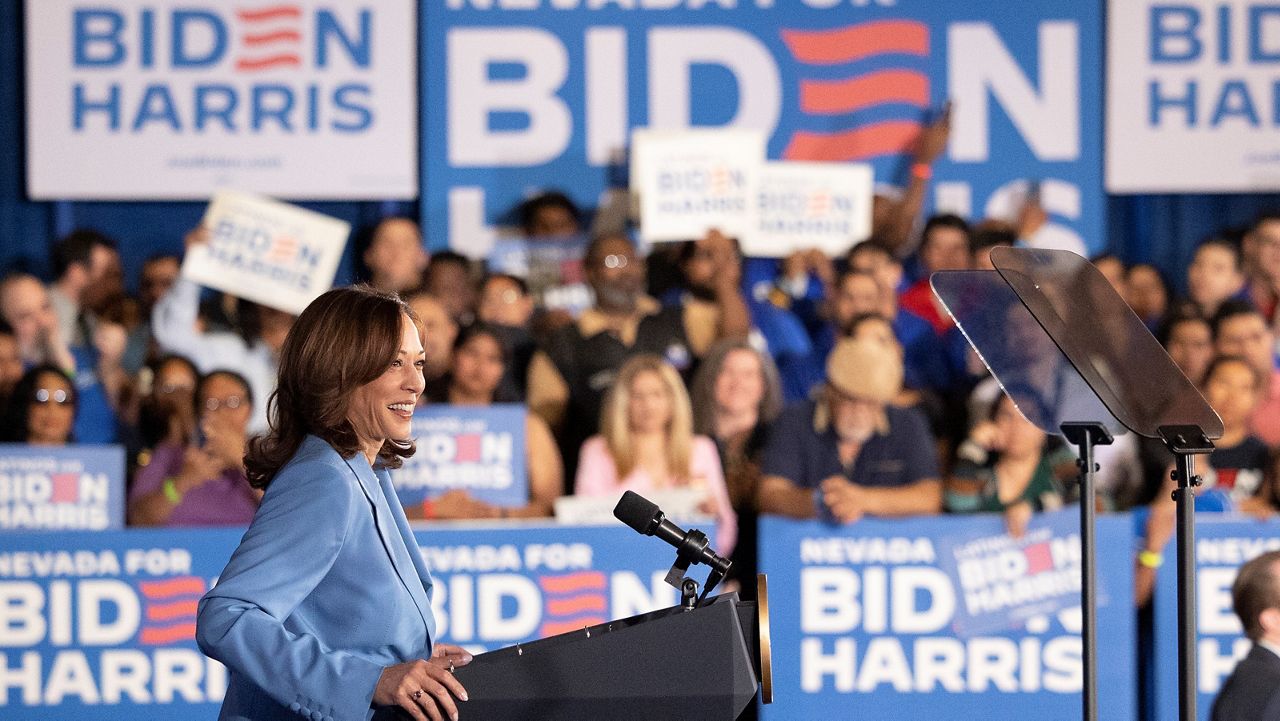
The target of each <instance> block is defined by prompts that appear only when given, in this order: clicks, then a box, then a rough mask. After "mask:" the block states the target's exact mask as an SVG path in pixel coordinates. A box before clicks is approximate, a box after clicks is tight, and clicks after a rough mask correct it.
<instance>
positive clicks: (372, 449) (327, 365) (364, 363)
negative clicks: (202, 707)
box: [196, 287, 471, 721]
mask: <svg viewBox="0 0 1280 721" xmlns="http://www.w3.org/2000/svg"><path fill="white" fill-rule="evenodd" d="M422 358H423V352H422V339H421V336H420V330H419V328H418V324H417V320H416V318H415V317H414V315H413V311H412V310H410V309H409V307H408V306H407V305H405V304H404V303H403V302H402V301H400V300H399V299H398V298H397V297H396V296H395V295H389V294H383V293H379V292H377V291H374V290H372V289H369V288H367V287H354V288H341V289H337V290H331V291H329V292H327V293H325V294H323V295H321V296H320V297H319V298H316V299H315V300H314V301H313V302H312V303H311V305H310V306H308V307H307V309H306V310H305V311H303V313H302V315H301V316H300V317H299V318H298V320H297V322H296V323H295V324H294V326H293V328H292V330H291V331H290V332H289V336H288V338H287V339H286V340H285V343H284V347H283V349H282V350H281V356H280V375H279V384H278V386H277V389H276V392H275V393H274V394H273V395H272V402H271V405H270V409H269V412H270V417H271V431H270V432H269V433H268V434H267V435H266V436H263V437H260V438H255V439H254V440H253V441H251V442H250V444H249V450H248V453H247V455H246V456H245V470H246V475H247V476H248V478H249V482H250V484H251V485H253V486H254V487H256V488H262V489H264V490H265V494H264V496H263V498H262V505H261V506H260V507H259V509H258V512H257V514H256V515H255V516H254V518H253V523H252V524H251V525H250V526H249V530H248V531H247V532H245V535H244V538H243V539H241V541H240V546H239V548H237V549H236V551H235V553H234V554H233V555H232V556H231V560H230V561H229V562H228V563H227V567H226V569H225V570H224V571H223V572H222V575H221V577H220V578H219V580H218V582H217V585H215V586H214V587H213V588H212V589H210V590H209V592H208V593H207V594H205V597H204V598H203V599H201V601H200V611H199V618H198V622H197V626H196V639H197V641H198V642H199V644H200V648H201V649H202V650H203V651H204V652H205V653H206V654H208V655H209V656H211V657H212V658H215V659H217V660H218V661H221V662H222V663H224V664H225V665H226V666H227V667H228V668H229V669H230V670H231V675H230V680H229V685H228V688H227V695H226V698H225V699H224V701H223V705H222V714H221V716H220V718H222V719H236V720H245V721H248V720H250V719H252V720H254V721H258V720H259V719H289V720H290V721H294V720H296V719H298V718H311V719H332V720H333V721H355V720H365V719H373V718H383V717H386V718H393V717H397V716H398V715H399V714H398V712H397V710H396V709H397V708H398V709H402V710H403V711H404V712H405V713H407V714H408V715H409V716H411V717H413V718H415V719H419V721H424V720H425V719H431V720H432V721H442V719H444V718H453V719H456V718H457V717H458V710H457V705H456V703H455V699H457V700H461V701H465V700H466V699H467V695H466V691H465V690H464V689H463V688H462V685H461V684H460V683H458V681H457V680H456V679H455V678H454V677H453V674H452V673H451V672H452V670H453V668H454V666H455V664H456V665H459V666H460V665H463V664H465V663H467V662H469V661H470V660H471V656H470V655H469V654H467V653H466V652H465V651H463V650H462V649H460V648H458V647H456V646H448V647H446V646H444V645H440V644H434V643H433V636H434V635H435V618H434V616H433V615H432V612H431V596H432V581H431V575H430V574H429V573H428V572H427V568H426V566H424V565H423V562H422V557H421V555H420V554H419V552H418V545H417V543H416V542H415V541H414V538H413V534H412V533H411V532H410V530H409V525H408V523H407V522H406V521H405V516H404V511H403V509H401V507H400V503H399V501H398V500H397V498H396V495H395V492H394V489H393V488H392V485H391V479H390V476H389V475H388V473H387V469H389V468H396V467H398V466H399V465H400V463H401V459H402V458H406V457H408V456H411V455H412V454H413V452H414V444H413V442H412V440H411V439H410V430H411V427H410V423H411V419H412V417H413V408H414V405H415V404H416V402H417V400H418V396H419V395H420V394H421V393H422V389H423V378H422ZM433 647H434V648H433Z"/></svg>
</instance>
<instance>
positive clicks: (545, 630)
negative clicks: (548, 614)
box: [538, 617, 604, 638]
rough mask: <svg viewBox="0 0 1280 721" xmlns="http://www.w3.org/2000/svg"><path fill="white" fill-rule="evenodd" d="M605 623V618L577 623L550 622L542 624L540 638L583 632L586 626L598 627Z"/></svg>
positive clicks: (585, 619) (588, 619)
mask: <svg viewBox="0 0 1280 721" xmlns="http://www.w3.org/2000/svg"><path fill="white" fill-rule="evenodd" d="M602 623H604V618H594V617H591V618H582V619H579V620H577V621H559V622H556V621H548V622H546V623H544V624H542V628H540V629H538V636H539V637H540V638H546V637H547V636H555V635H556V634H560V633H568V632H569V631H581V630H582V629H583V628H584V627H586V626H598V625H600V624H602Z"/></svg>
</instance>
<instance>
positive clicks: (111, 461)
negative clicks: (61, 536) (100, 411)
mask: <svg viewBox="0 0 1280 721" xmlns="http://www.w3.org/2000/svg"><path fill="white" fill-rule="evenodd" d="M123 526H124V449H123V448H122V447H120V446H110V445H102V446H98V445H70V446H59V447H51V446H31V445H26V444H8V443H5V444H0V531H29V530H62V531H65V530H73V529H83V530H105V529H109V528H122V527H123Z"/></svg>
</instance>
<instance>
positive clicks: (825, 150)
mask: <svg viewBox="0 0 1280 721" xmlns="http://www.w3.org/2000/svg"><path fill="white" fill-rule="evenodd" d="M919 136H920V123H918V122H914V121H907V120H894V121H890V122H885V123H875V124H872V125H866V126H864V127H861V128H858V129H857V130H849V131H845V132H840V133H809V132H798V133H796V134H795V135H794V136H792V138H791V142H790V143H788V144H787V149H786V150H784V151H783V152H782V157H783V158H784V159H786V160H846V161H848V160H866V159H867V158H874V157H876V156H880V155H896V154H899V153H903V152H905V151H906V150H907V149H909V148H910V147H911V145H912V144H913V143H915V142H916V138H918V137H919Z"/></svg>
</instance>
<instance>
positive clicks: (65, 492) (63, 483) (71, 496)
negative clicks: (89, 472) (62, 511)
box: [49, 473, 80, 503]
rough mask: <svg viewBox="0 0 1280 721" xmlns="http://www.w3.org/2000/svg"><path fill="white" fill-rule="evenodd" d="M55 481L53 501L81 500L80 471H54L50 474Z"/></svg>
mask: <svg viewBox="0 0 1280 721" xmlns="http://www.w3.org/2000/svg"><path fill="white" fill-rule="evenodd" d="M49 480H50V481H52V482H53V496H52V497H51V498H50V499H49V500H50V501H52V502H53V503H76V502H78V501H79V500H80V474H79V473H53V474H51V475H50V476H49Z"/></svg>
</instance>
